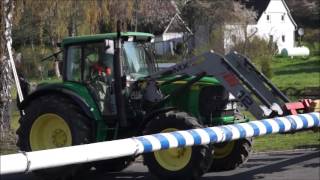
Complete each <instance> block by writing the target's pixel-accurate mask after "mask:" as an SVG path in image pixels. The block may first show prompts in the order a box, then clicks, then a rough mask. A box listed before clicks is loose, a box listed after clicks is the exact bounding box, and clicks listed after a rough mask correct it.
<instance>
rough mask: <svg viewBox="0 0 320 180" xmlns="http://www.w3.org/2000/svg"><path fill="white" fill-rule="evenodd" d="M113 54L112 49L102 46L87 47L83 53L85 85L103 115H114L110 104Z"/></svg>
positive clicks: (112, 106)
mask: <svg viewBox="0 0 320 180" xmlns="http://www.w3.org/2000/svg"><path fill="white" fill-rule="evenodd" d="M113 54H114V52H113V48H112V47H110V46H108V45H107V46H103V45H102V44H99V46H97V45H95V46H92V47H87V48H86V51H85V62H86V64H87V65H86V66H87V69H88V72H87V73H85V74H86V76H87V78H86V79H87V84H88V86H89V89H90V90H91V91H92V93H93V95H94V97H95V98H96V100H97V102H98V106H99V109H100V111H101V112H102V114H104V115H111V114H113V113H115V110H114V105H113V103H112V101H113V100H112V99H113V97H112V94H113V93H112V77H113V73H112V72H113Z"/></svg>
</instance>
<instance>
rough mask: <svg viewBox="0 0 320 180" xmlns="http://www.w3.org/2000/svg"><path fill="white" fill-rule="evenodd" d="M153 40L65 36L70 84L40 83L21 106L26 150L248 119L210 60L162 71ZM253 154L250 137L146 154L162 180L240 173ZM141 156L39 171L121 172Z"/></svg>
mask: <svg viewBox="0 0 320 180" xmlns="http://www.w3.org/2000/svg"><path fill="white" fill-rule="evenodd" d="M152 38H153V35H152V34H148V33H139V32H122V33H120V32H117V33H107V34H98V35H88V36H78V37H68V38H65V39H63V41H62V42H61V50H62V52H63V66H62V67H63V68H62V72H63V73H62V74H63V81H62V82H60V83H47V84H40V85H39V86H38V87H37V89H36V90H35V91H33V92H31V93H29V94H28V96H27V97H25V100H24V101H22V102H21V104H20V105H19V109H20V110H21V112H22V113H21V114H22V115H21V118H20V120H19V122H20V127H19V129H18V131H17V134H18V136H19V140H18V146H19V147H20V149H21V150H22V151H37V150H44V149H50V148H59V147H64V146H73V145H79V144H86V143H93V142H100V141H108V140H114V139H120V138H128V137H132V136H138V135H144V134H153V133H158V132H171V131H176V130H184V129H192V128H202V127H206V126H215V125H222V124H233V123H238V122H243V121H246V119H245V118H243V116H242V115H241V114H240V113H239V112H238V110H237V105H236V103H235V102H234V98H233V97H232V96H231V95H230V94H229V92H227V91H226V89H225V88H224V86H222V85H221V83H220V82H219V81H218V80H217V79H215V78H214V77H213V75H212V74H210V70H206V69H201V68H198V66H200V67H206V66H207V64H205V63H204V64H202V63H203V62H204V61H203V60H201V59H200V61H198V60H194V61H191V63H189V64H181V65H177V66H175V67H174V68H169V69H168V70H164V71H159V70H158V66H157V63H156V61H155V59H154V56H153V54H152V53H151V50H150V47H149V46H148V44H149V43H150V41H151V39H152ZM193 67H194V68H193ZM206 68H208V67H206ZM240 99H241V98H240ZM110 148H113V147H110ZM250 151H251V139H243V140H237V141H232V142H226V143H222V144H215V145H199V146H193V147H186V148H176V149H170V150H161V151H157V152H153V153H148V154H143V159H144V164H145V165H146V166H147V167H148V168H149V171H150V172H151V173H152V174H154V175H155V176H156V177H159V178H160V179H185V180H188V179H196V178H198V177H200V176H201V175H203V174H204V173H206V172H207V171H208V170H229V169H233V168H235V167H237V166H238V165H239V164H241V163H244V162H245V161H246V160H247V158H248V156H249V154H250ZM213 152H214V153H213ZM135 158H136V157H124V158H118V159H113V160H105V161H100V162H94V163H90V164H81V165H72V166H67V167H59V168H53V169H46V170H39V171H36V172H35V173H36V174H37V175H41V176H42V177H45V178H47V179H58V178H62V177H64V178H66V177H71V176H73V175H75V174H78V173H81V172H84V171H85V170H89V169H91V170H94V169H95V170H96V171H121V170H122V169H124V168H125V167H127V166H128V165H129V164H130V162H132V161H133V160H134V159H135Z"/></svg>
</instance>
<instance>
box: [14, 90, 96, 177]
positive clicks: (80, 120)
mask: <svg viewBox="0 0 320 180" xmlns="http://www.w3.org/2000/svg"><path fill="white" fill-rule="evenodd" d="M19 122H20V127H19V129H18V130H17V134H18V137H19V139H18V143H17V145H18V147H19V148H20V149H21V150H22V151H27V152H28V151H36V150H44V149H51V148H59V147H65V146H72V145H79V144H87V143H90V141H91V137H90V136H91V128H90V125H89V122H90V121H89V119H88V118H87V117H86V116H85V115H83V114H82V113H81V110H80V109H79V108H78V107H77V106H76V105H74V104H73V103H72V102H71V101H69V100H67V99H65V98H62V97H60V96H56V95H48V96H42V97H39V98H38V99H36V100H34V101H32V102H31V103H30V104H29V106H28V107H27V108H26V109H25V115H24V116H22V117H21V118H20V120H19ZM84 167H87V166H86V165H70V166H64V167H58V168H50V169H45V170H37V171H34V173H35V174H36V175H39V176H41V177H44V178H45V179H50V180H55V179H70V177H72V176H74V175H76V173H78V172H80V171H79V170H80V169H81V170H82V169H83V168H84ZM88 167H89V166H88Z"/></svg>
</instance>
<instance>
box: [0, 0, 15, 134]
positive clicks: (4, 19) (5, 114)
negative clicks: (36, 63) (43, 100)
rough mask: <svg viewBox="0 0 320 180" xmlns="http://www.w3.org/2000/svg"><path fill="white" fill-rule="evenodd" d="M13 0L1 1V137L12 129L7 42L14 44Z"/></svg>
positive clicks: (10, 73)
mask: <svg viewBox="0 0 320 180" xmlns="http://www.w3.org/2000/svg"><path fill="white" fill-rule="evenodd" d="M13 9H14V4H13V0H3V1H1V50H0V52H1V54H0V85H1V86H0V139H3V138H4V137H5V136H6V134H7V132H8V131H10V111H9V108H10V107H9V106H10V103H11V87H12V82H13V77H12V72H11V66H10V61H9V54H8V51H10V50H11V48H9V49H8V48H7V43H8V42H9V45H10V46H11V44H12V34H11V31H12V16H13Z"/></svg>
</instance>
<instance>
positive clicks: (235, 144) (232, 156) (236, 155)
mask: <svg viewBox="0 0 320 180" xmlns="http://www.w3.org/2000/svg"><path fill="white" fill-rule="evenodd" d="M214 146H215V147H214V155H213V156H214V158H213V163H212V165H211V168H210V171H227V170H233V169H235V168H237V167H238V166H239V165H241V164H244V163H245V162H247V161H248V158H249V156H250V154H251V151H252V138H247V139H239V140H235V141H231V142H226V143H220V144H216V145H214ZM228 146H229V147H228ZM219 149H220V150H219ZM223 150H224V151H225V152H223Z"/></svg>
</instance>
